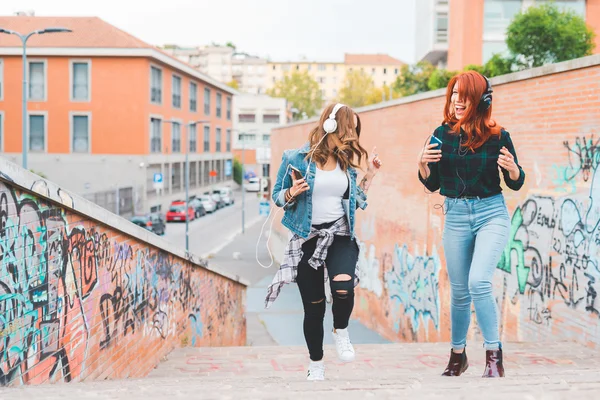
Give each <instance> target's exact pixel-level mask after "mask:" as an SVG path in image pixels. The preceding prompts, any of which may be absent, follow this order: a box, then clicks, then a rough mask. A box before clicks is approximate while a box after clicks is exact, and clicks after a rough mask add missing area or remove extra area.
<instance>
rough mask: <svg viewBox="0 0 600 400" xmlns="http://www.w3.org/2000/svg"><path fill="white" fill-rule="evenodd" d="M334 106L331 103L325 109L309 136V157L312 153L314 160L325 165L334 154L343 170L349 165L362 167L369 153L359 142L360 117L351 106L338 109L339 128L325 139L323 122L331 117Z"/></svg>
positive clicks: (337, 120)
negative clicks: (362, 162)
mask: <svg viewBox="0 0 600 400" xmlns="http://www.w3.org/2000/svg"><path fill="white" fill-rule="evenodd" d="M334 107H335V104H330V105H329V106H327V107H326V108H325V110H323V113H322V114H321V118H320V119H319V124H318V125H317V126H316V127H315V128H314V129H313V130H312V131H311V132H310V135H309V136H308V140H309V143H310V151H309V153H308V155H307V159H308V158H309V157H310V156H311V155H312V160H313V161H315V162H317V164H321V165H323V164H325V163H327V160H328V159H329V156H330V155H332V154H333V156H334V157H335V158H336V160H337V162H338V163H339V164H340V168H341V169H342V170H344V171H346V170H347V169H348V168H349V167H353V168H360V164H361V161H362V159H363V157H364V158H365V159H368V158H369V154H368V153H367V151H366V150H365V149H364V148H363V147H362V146H361V145H360V142H359V138H360V129H361V124H360V117H359V116H358V114H356V113H355V112H354V111H353V110H352V109H351V108H350V107H348V106H343V107H341V108H340V109H339V110H338V112H337V113H336V115H335V120H336V122H337V129H336V130H335V132H333V133H329V134H327V137H326V138H325V139H323V135H325V130H324V129H323V123H325V121H326V120H327V118H329V115H330V114H331V112H332V111H333V108H334ZM354 116H356V122H357V124H356V127H355V126H354ZM321 139H323V140H321ZM319 142H320V143H319ZM317 145H318V146H317ZM315 146H317V147H315ZM311 153H312V154H311Z"/></svg>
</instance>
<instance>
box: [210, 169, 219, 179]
mask: <svg viewBox="0 0 600 400" xmlns="http://www.w3.org/2000/svg"><path fill="white" fill-rule="evenodd" d="M209 175H210V176H212V177H215V176H217V171H215V170H214V169H213V170H212V171H210V172H209Z"/></svg>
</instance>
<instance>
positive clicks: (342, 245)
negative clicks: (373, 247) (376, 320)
mask: <svg viewBox="0 0 600 400" xmlns="http://www.w3.org/2000/svg"><path fill="white" fill-rule="evenodd" d="M316 245H317V238H316V237H315V238H312V239H311V240H308V241H306V242H305V243H304V244H303V245H302V251H303V256H302V260H301V261H300V264H298V276H297V277H296V282H297V283H298V288H299V289H300V296H301V297H302V305H303V306H304V338H305V339H306V345H307V346H308V352H309V354H310V359H311V360H313V361H319V360H321V359H322V358H323V335H324V332H323V320H324V319H325V286H324V279H325V275H324V274H325V272H324V271H325V269H324V268H323V267H319V269H317V270H315V269H314V268H313V267H311V266H310V265H309V264H308V260H309V259H310V258H311V257H312V255H313V253H314V251H315V248H316ZM357 261H358V245H357V244H356V241H355V240H354V239H350V237H349V236H335V238H334V240H333V243H332V244H331V246H330V247H329V250H328V251H327V258H326V260H325V265H326V266H327V272H328V275H329V283H330V285H331V294H332V297H333V305H332V312H333V327H334V328H335V329H345V328H347V327H348V321H349V320H350V314H352V309H353V308H354V278H355V272H356V263H357ZM342 274H347V275H349V276H350V279H349V280H341V281H336V280H334V279H335V277H336V276H337V275H342Z"/></svg>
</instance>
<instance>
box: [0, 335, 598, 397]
mask: <svg viewBox="0 0 600 400" xmlns="http://www.w3.org/2000/svg"><path fill="white" fill-rule="evenodd" d="M355 347H356V351H357V359H356V361H355V362H353V363H349V364H344V363H341V362H339V361H337V360H336V357H335V349H334V348H333V347H332V346H325V362H326V381H324V382H307V381H306V378H305V377H306V367H307V362H308V358H307V355H306V349H305V348H304V347H303V346H292V347H287V346H264V347H235V348H182V349H176V350H175V351H173V352H172V353H171V354H170V355H169V356H168V357H167V359H166V360H165V361H164V362H162V363H161V364H159V365H158V366H157V368H156V369H155V370H154V371H153V372H152V373H151V374H150V375H149V376H148V377H147V378H145V379H138V380H123V381H103V382H90V383H72V384H60V385H45V386H38V387H33V386H32V387H25V388H17V389H6V388H5V389H0V398H1V399H17V398H18V399H20V398H23V399H24V398H33V397H31V396H36V397H37V398H43V399H69V400H70V399H87V398H94V399H127V400H133V399H164V398H177V399H186V398H194V399H251V398H252V399H309V398H310V399H312V400H314V399H315V398H317V396H323V397H321V398H327V399H336V398H339V399H364V398H365V397H370V398H377V399H379V398H383V399H385V398H394V399H397V398H398V397H399V396H406V395H410V396H411V397H412V398H416V399H439V398H443V399H447V398H461V399H482V398H485V399H486V400H487V399H502V400H506V399H507V396H510V397H509V398H510V400H515V399H562V398H564V399H566V398H569V399H570V398H573V396H576V397H577V398H578V399H592V398H594V399H596V398H597V397H598V394H599V393H600V358H599V357H598V356H599V355H600V354H599V352H598V350H593V349H589V348H586V347H583V346H581V345H579V344H577V343H571V342H563V343H547V344H546V343H528V344H524V343H507V344H505V347H504V352H505V367H506V371H507V377H506V378H504V379H482V378H481V377H480V375H481V373H482V372H483V367H484V351H483V350H482V349H481V346H480V345H472V346H469V348H468V349H467V352H468V355H469V360H470V368H469V370H468V371H467V372H466V373H465V374H464V375H463V376H461V377H459V378H443V377H441V376H440V373H441V372H442V370H443V369H444V367H445V365H446V362H447V356H448V351H449V348H448V345H447V344H441V343H414V344H385V345H356V346H355ZM132 362H135V361H132ZM325 396H326V397H325Z"/></svg>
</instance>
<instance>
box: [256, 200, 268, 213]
mask: <svg viewBox="0 0 600 400" xmlns="http://www.w3.org/2000/svg"><path fill="white" fill-rule="evenodd" d="M258 215H269V202H268V201H261V202H260V203H258Z"/></svg>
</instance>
